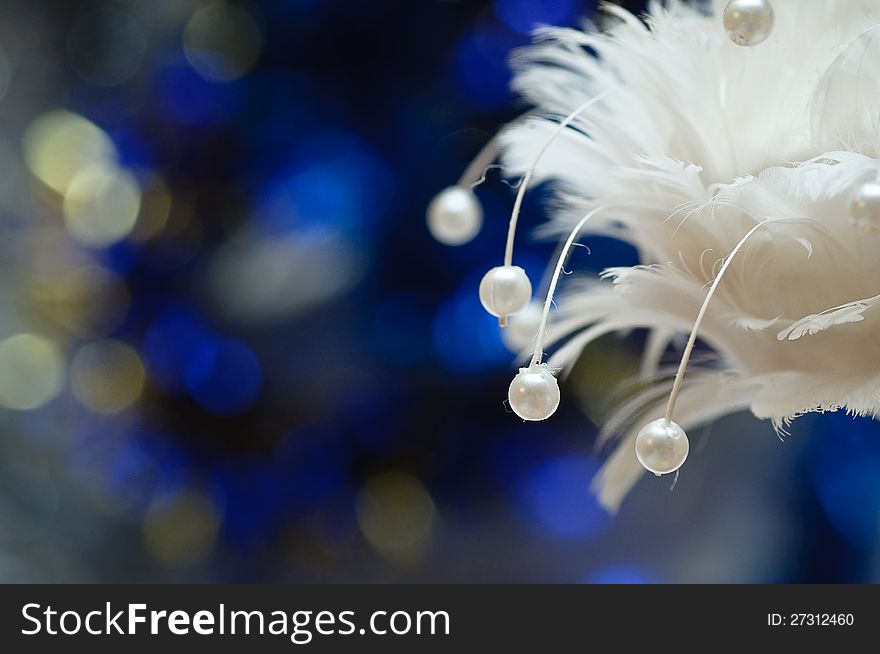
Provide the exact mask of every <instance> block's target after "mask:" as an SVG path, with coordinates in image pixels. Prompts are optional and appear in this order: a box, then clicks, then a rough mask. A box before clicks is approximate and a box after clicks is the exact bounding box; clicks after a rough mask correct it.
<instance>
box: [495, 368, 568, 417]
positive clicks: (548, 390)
mask: <svg viewBox="0 0 880 654" xmlns="http://www.w3.org/2000/svg"><path fill="white" fill-rule="evenodd" d="M507 401H508V403H509V404H510V408H511V409H513V412H514V413H515V414H516V415H518V416H519V417H520V418H522V419H523V420H529V421H539V420H546V419H547V418H549V417H550V416H552V415H553V414H554V413H555V412H556V409H557V408H558V407H559V382H557V381H556V377H555V376H554V375H553V373H552V372H550V368H549V367H548V366H547V365H546V364H541V365H539V366H529V367H528V368H520V369H519V373H518V374H517V376H516V377H514V378H513V381H512V382H510V388H509V389H508V391H507Z"/></svg>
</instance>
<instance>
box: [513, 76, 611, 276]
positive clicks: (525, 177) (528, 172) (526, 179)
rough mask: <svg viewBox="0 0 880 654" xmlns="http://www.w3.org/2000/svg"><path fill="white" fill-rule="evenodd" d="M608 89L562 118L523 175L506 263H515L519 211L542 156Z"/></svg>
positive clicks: (515, 203) (514, 210)
mask: <svg viewBox="0 0 880 654" xmlns="http://www.w3.org/2000/svg"><path fill="white" fill-rule="evenodd" d="M608 93H609V92H608V91H604V92H603V93H600V94H598V95H596V96H594V97H592V98H590V99H589V100H587V101H586V102H584V103H583V104H582V105H581V106H579V107H578V108H577V109H575V110H574V111H572V112H571V113H570V114H568V116H566V117H565V118H563V119H562V121H561V122H560V123H559V124H558V125H557V126H556V129H555V130H554V131H553V134H551V135H550V138H549V139H547V141H546V142H545V143H544V145H543V146H542V147H541V149H540V150H539V151H538V154H537V156H536V157H535V160H534V161H533V162H532V165H531V166H529V168H528V170H526V173H525V175H523V178H522V181H521V182H520V184H519V189H518V190H517V193H516V200H514V202H513V213H511V215H510V225H509V227H508V228H507V246H506V247H505V249H504V265H505V266H510V265H512V264H513V242H514V240H515V238H516V224H517V222H518V221H519V212H520V209H522V203H523V198H524V197H525V194H526V189H527V188H528V186H529V182H531V181H532V176H533V175H534V174H535V169H536V168H537V167H538V163H539V162H540V161H541V158H542V157H543V156H544V153H545V152H547V149H548V148H549V147H550V145H551V144H552V143H553V141H555V140H556V138H557V137H558V136H559V135H560V134H562V132H563V131H564V130H565V128H566V127H568V126H569V125H570V124H571V123H572V121H573V120H574V119H575V118H577V117H578V116H579V115H580V114H581V113H583V112H584V111H586V110H587V109H588V108H590V107H592V106H593V105H594V104H596V103H597V102H599V101H600V100H602V99H603V98H605V96H606V95H608Z"/></svg>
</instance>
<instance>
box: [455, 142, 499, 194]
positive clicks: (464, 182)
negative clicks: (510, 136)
mask: <svg viewBox="0 0 880 654" xmlns="http://www.w3.org/2000/svg"><path fill="white" fill-rule="evenodd" d="M500 151H501V144H500V143H499V142H498V137H497V136H493V137H492V139H491V140H490V141H489V142H488V143H486V145H484V146H483V147H482V149H481V150H480V151H479V153H477V156H476V157H474V159H473V161H471V162H470V163H469V164H468V167H467V168H466V169H465V171H464V172H463V173H462V175H461V177H460V178H459V180H458V182H457V183H456V186H460V187H461V188H463V189H467V190H468V191H470V190H471V189H473V187H474V185H475V184H477V183H478V182H479V181H480V180H481V179H483V178H484V177H485V175H486V172H485V171H486V169H487V168H488V167H489V166H491V165H492V162H493V161H495V159H497V158H498V153H499V152H500Z"/></svg>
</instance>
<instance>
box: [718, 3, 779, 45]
mask: <svg viewBox="0 0 880 654" xmlns="http://www.w3.org/2000/svg"><path fill="white" fill-rule="evenodd" d="M723 20H724V29H725V30H727V35H728V36H729V37H730V40H731V41H733V42H734V43H736V44H737V45H744V46H750V45H758V44H759V43H763V42H764V41H766V40H767V37H768V36H770V34H771V33H772V32H773V24H774V23H775V22H776V16H775V14H774V13H773V5H771V4H770V3H769V2H768V0H731V1H730V2H728V3H727V6H726V7H725V8H724V17H723Z"/></svg>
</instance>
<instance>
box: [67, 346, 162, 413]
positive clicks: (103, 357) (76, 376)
mask: <svg viewBox="0 0 880 654" xmlns="http://www.w3.org/2000/svg"><path fill="white" fill-rule="evenodd" d="M145 378H146V372H145V370H144V365H143V363H141V359H140V357H139V356H138V353H137V352H136V351H135V349H134V348H132V347H131V346H130V345H127V344H126V343H123V342H121V341H114V340H110V339H108V340H104V341H98V342H95V343H89V344H88V345H84V346H82V347H81V348H80V349H79V350H77V352H76V354H75V355H74V357H73V360H72V361H71V363H70V384H71V389H72V390H73V395H74V397H76V399H77V400H79V401H80V403H82V405H83V406H85V407H87V408H88V409H91V410H92V411H94V412H95V413H119V412H120V411H124V410H125V409H127V408H128V407H130V406H131V405H132V404H134V403H135V402H136V401H137V400H138V398H139V397H140V395H141V392H142V391H143V388H144V382H145Z"/></svg>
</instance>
